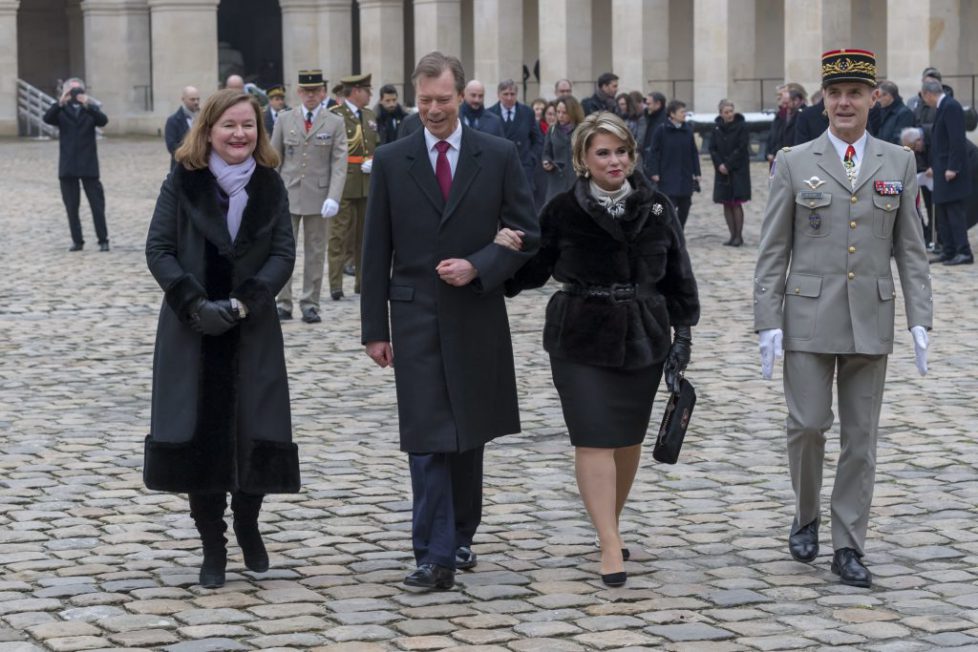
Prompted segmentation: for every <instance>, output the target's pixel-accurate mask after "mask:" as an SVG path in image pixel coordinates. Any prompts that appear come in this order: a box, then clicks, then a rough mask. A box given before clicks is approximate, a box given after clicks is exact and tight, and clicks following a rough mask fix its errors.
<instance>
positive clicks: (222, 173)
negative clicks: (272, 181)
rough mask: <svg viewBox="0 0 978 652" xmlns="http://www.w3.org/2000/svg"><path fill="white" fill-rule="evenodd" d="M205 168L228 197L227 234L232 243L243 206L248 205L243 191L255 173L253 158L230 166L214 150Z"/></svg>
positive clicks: (239, 226) (246, 196) (236, 234)
mask: <svg viewBox="0 0 978 652" xmlns="http://www.w3.org/2000/svg"><path fill="white" fill-rule="evenodd" d="M207 167H208V168H209V169H210V171H211V174H213V175H214V178H215V179H217V185H219V186H220V187H221V190H223V191H224V193H225V194H226V195H227V196H228V218H227V223H228V233H230V234H231V242H234V239H235V238H237V237H238V230H239V229H240V228H241V218H242V216H243V215H244V209H245V206H247V205H248V193H247V192H246V191H245V186H247V185H248V182H249V181H251V175H252V173H253V172H254V171H255V158H254V157H253V156H249V157H248V160H247V161H245V162H244V163H238V164H237V165H231V164H230V163H228V162H227V161H225V160H224V159H222V158H221V157H220V156H218V155H217V153H216V152H215V151H214V150H211V155H210V158H209V159H208V160H207Z"/></svg>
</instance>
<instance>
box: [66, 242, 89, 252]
mask: <svg viewBox="0 0 978 652" xmlns="http://www.w3.org/2000/svg"><path fill="white" fill-rule="evenodd" d="M84 248H85V243H84V242H75V243H72V245H71V246H70V247H68V251H81V250H82V249H84Z"/></svg>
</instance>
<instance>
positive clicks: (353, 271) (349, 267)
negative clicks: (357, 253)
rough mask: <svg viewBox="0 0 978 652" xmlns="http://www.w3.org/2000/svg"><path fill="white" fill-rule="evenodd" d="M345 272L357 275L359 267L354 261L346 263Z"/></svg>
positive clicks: (348, 274) (347, 274) (349, 274)
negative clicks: (355, 265) (354, 264)
mask: <svg viewBox="0 0 978 652" xmlns="http://www.w3.org/2000/svg"><path fill="white" fill-rule="evenodd" d="M343 274H345V275H346V276H356V275H357V268H356V267H354V266H353V263H347V264H346V265H343Z"/></svg>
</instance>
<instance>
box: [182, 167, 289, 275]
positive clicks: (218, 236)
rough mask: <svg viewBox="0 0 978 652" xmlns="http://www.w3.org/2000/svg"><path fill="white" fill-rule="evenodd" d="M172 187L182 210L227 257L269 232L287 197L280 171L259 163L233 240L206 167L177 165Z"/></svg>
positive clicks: (211, 175) (246, 188)
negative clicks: (198, 168)
mask: <svg viewBox="0 0 978 652" xmlns="http://www.w3.org/2000/svg"><path fill="white" fill-rule="evenodd" d="M172 183H173V189H174V191H175V192H176V195H177V200H178V201H179V203H180V207H181V209H182V210H184V211H186V213H187V215H188V216H189V218H190V221H191V222H193V225H194V226H195V227H196V228H197V229H198V230H199V231H200V232H201V233H203V234H204V237H205V238H206V239H207V240H208V241H209V242H210V243H211V244H213V245H214V246H215V247H217V250H218V251H219V252H220V254H221V255H222V256H224V257H226V258H234V255H235V253H236V252H241V251H245V250H247V248H248V247H249V245H250V244H251V243H253V242H255V241H256V240H260V239H261V238H262V237H264V236H266V235H267V234H268V233H269V232H270V231H271V230H272V228H273V227H274V225H275V218H276V211H277V210H278V207H279V205H280V204H281V203H282V202H283V201H287V200H286V199H285V188H284V187H283V185H282V181H281V180H280V179H279V178H278V173H277V172H275V170H272V169H271V168H266V167H262V166H261V165H258V166H256V167H255V172H254V174H252V175H251V181H249V182H248V185H247V186H246V187H245V190H246V191H247V193H248V205H247V206H245V210H244V215H242V218H241V229H240V230H239V231H238V237H237V238H236V239H235V240H234V242H233V243H232V242H231V236H230V234H229V233H228V228H227V223H226V218H225V216H224V212H223V211H222V210H221V208H220V206H218V203H217V180H216V179H215V178H214V175H213V174H211V171H210V170H208V169H207V168H204V169H202V170H188V169H186V168H185V167H183V166H182V165H177V166H176V168H175V169H174V171H173V176H172Z"/></svg>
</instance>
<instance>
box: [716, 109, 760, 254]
mask: <svg viewBox="0 0 978 652" xmlns="http://www.w3.org/2000/svg"><path fill="white" fill-rule="evenodd" d="M718 110H719V112H720V115H719V116H717V119H716V127H714V128H713V137H712V138H711V139H710V158H711V159H713V167H714V168H715V170H716V175H715V176H714V177H713V201H714V202H715V203H717V204H723V217H724V219H725V220H726V221H727V229H729V230H730V239H729V240H727V241H726V242H724V243H723V244H725V245H728V246H731V247H739V246H741V245H742V244H744V204H746V203H747V202H749V201H750V134H749V133H748V131H747V121H746V120H744V116H742V115H741V114H739V113H736V112H735V109H734V104H733V102H731V101H730V100H720V106H719V109H718Z"/></svg>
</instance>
